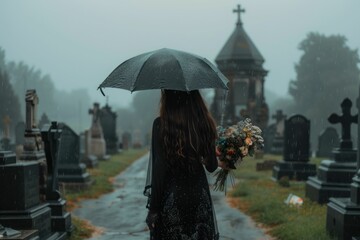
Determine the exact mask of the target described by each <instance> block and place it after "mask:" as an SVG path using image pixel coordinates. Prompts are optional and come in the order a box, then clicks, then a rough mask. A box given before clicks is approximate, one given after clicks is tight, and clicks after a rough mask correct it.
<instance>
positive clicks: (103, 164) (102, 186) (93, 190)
mask: <svg viewBox="0 0 360 240" xmlns="http://www.w3.org/2000/svg"><path fill="white" fill-rule="evenodd" d="M146 152H147V150H144V149H141V150H133V149H132V150H129V151H125V152H123V153H121V154H117V155H113V156H111V158H110V160H108V161H99V166H98V167H97V168H94V169H88V172H89V173H90V175H91V177H92V179H93V180H95V183H94V184H93V185H92V186H91V187H90V188H88V189H85V190H82V191H77V192H64V196H65V199H66V200H67V211H69V212H71V211H72V210H73V209H75V208H76V207H78V206H79V205H78V204H79V202H80V201H81V200H83V199H95V198H98V197H100V196H101V195H103V194H106V193H109V192H112V191H113V189H114V188H113V179H114V177H115V176H116V175H118V174H119V173H121V172H122V171H124V170H125V169H126V168H127V167H128V166H129V165H131V164H132V163H133V162H134V161H135V160H136V159H138V158H139V157H141V156H143V155H144V154H145V153H146ZM72 223H73V225H74V227H75V228H74V231H73V232H72V234H71V237H70V240H78V239H84V238H89V237H90V236H91V235H92V233H93V232H94V231H95V228H94V227H93V226H91V224H90V223H89V222H87V221H85V220H82V219H80V218H77V217H74V216H72Z"/></svg>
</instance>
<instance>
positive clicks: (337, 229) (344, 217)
mask: <svg viewBox="0 0 360 240" xmlns="http://www.w3.org/2000/svg"><path fill="white" fill-rule="evenodd" d="M357 108H358V112H360V89H359V98H358V99H357ZM357 117H358V118H357V123H358V141H357V143H358V146H357V147H358V148H357V164H356V169H357V173H356V174H355V176H354V177H353V179H352V183H351V185H350V198H330V202H329V204H328V205H327V214H326V230H327V231H328V232H329V233H330V235H333V236H335V237H337V239H353V240H355V239H359V236H360V114H358V116H357ZM343 136H344V135H343Z"/></svg>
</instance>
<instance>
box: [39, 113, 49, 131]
mask: <svg viewBox="0 0 360 240" xmlns="http://www.w3.org/2000/svg"><path fill="white" fill-rule="evenodd" d="M45 124H50V120H49V117H48V116H47V115H46V114H45V113H43V115H41V118H40V121H39V129H42V128H43V126H44V125H45Z"/></svg>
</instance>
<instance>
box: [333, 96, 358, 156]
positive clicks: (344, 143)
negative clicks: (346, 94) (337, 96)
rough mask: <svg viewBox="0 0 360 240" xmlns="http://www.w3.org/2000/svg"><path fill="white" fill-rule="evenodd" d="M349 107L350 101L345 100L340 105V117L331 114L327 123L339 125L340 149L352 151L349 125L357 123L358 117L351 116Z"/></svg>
mask: <svg viewBox="0 0 360 240" xmlns="http://www.w3.org/2000/svg"><path fill="white" fill-rule="evenodd" d="M351 106H352V102H351V100H350V99H348V98H345V99H344V101H343V102H342V103H341V110H342V115H341V116H339V115H337V114H335V113H333V114H331V115H330V117H329V118H328V121H329V122H330V123H331V124H337V123H340V124H341V132H342V134H341V142H340V148H341V149H352V141H351V134H350V132H351V124H352V123H357V121H358V115H351Z"/></svg>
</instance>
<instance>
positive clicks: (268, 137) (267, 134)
mask: <svg viewBox="0 0 360 240" xmlns="http://www.w3.org/2000/svg"><path fill="white" fill-rule="evenodd" d="M263 136H264V152H265V153H271V149H272V146H273V142H274V138H275V136H276V124H275V123H274V124H271V125H269V126H268V127H266V128H265V129H264V134H263Z"/></svg>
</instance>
